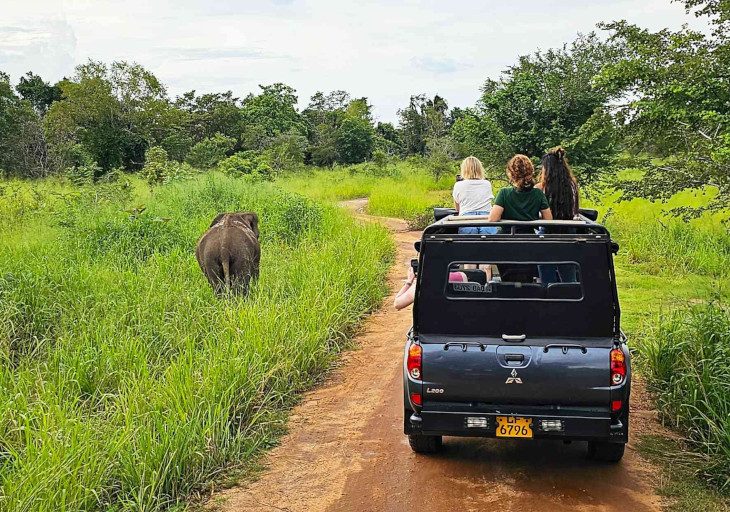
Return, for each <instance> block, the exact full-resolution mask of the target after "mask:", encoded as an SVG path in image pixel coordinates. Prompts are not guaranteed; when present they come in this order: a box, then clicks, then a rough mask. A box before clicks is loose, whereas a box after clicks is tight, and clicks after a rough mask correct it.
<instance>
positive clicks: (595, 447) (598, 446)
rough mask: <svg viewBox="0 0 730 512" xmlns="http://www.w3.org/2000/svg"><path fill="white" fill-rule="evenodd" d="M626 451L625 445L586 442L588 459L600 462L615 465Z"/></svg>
mask: <svg viewBox="0 0 730 512" xmlns="http://www.w3.org/2000/svg"><path fill="white" fill-rule="evenodd" d="M625 449H626V444H625V443H608V442H604V441H589V442H588V458H590V459H593V460H597V461H601V462H610V463H614V464H615V463H616V462H618V461H620V460H621V458H622V457H623V456H624V451H625Z"/></svg>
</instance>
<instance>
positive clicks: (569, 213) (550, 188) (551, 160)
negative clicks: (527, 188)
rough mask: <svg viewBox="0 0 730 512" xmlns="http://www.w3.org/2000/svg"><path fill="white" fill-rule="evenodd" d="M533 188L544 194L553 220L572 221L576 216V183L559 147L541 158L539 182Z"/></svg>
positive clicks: (563, 152)
mask: <svg viewBox="0 0 730 512" xmlns="http://www.w3.org/2000/svg"><path fill="white" fill-rule="evenodd" d="M535 186H536V187H537V188H539V189H540V190H542V191H543V192H545V196H546V197H547V200H548V204H549V205H550V211H551V212H552V213H553V218H554V219H555V220H573V219H574V218H575V216H576V215H578V181H577V180H576V179H575V176H574V175H573V171H572V170H571V169H570V165H569V164H568V159H567V158H566V156H565V150H564V149H563V148H561V147H560V146H558V147H556V148H553V149H551V150H550V151H548V152H547V153H545V155H544V156H543V157H542V171H541V172H540V182H539V183H538V184H537V185H535Z"/></svg>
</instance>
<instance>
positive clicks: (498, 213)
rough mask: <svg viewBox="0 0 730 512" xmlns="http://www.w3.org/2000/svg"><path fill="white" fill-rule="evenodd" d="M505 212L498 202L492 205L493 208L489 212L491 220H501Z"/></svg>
mask: <svg viewBox="0 0 730 512" xmlns="http://www.w3.org/2000/svg"><path fill="white" fill-rule="evenodd" d="M503 213H504V208H502V207H501V206H499V205H498V204H495V205H494V206H492V209H491V211H490V212H489V222H499V221H500V220H502V214H503Z"/></svg>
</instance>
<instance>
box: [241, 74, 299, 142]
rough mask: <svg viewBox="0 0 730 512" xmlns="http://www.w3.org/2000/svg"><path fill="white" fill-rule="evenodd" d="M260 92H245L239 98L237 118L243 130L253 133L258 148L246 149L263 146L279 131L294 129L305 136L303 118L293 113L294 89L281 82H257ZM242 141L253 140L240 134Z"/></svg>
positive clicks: (294, 103)
mask: <svg viewBox="0 0 730 512" xmlns="http://www.w3.org/2000/svg"><path fill="white" fill-rule="evenodd" d="M259 87H260V88H261V94H259V95H253V94H249V95H248V96H247V97H246V99H244V100H243V107H242V109H241V121H242V124H243V130H244V132H245V133H249V134H250V133H255V134H256V135H257V137H256V139H255V140H256V141H257V142H256V144H257V146H258V147H248V146H247V144H244V147H246V148H247V149H265V148H266V147H268V145H269V144H270V142H271V140H272V139H273V138H274V137H276V136H277V135H280V134H282V133H287V132H290V131H291V130H295V131H297V132H299V133H301V134H302V135H306V129H305V124H304V119H303V118H302V116H301V115H300V114H299V112H297V109H296V105H297V97H296V94H295V93H296V91H295V90H294V89H292V88H291V87H289V86H288V85H284V84H282V83H276V84H273V85H260V86H259ZM244 140H247V141H249V143H250V141H251V140H254V139H252V138H247V137H244Z"/></svg>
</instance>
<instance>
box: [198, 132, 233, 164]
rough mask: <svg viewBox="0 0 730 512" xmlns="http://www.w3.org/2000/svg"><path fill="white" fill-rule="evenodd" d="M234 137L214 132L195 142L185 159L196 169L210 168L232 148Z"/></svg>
mask: <svg viewBox="0 0 730 512" xmlns="http://www.w3.org/2000/svg"><path fill="white" fill-rule="evenodd" d="M235 145H236V139H234V138H232V137H227V136H225V135H223V134H222V133H216V134H215V135H214V136H213V137H208V138H205V139H203V140H201V141H200V142H198V143H197V144H195V145H194V146H193V147H192V148H191V149H190V152H189V153H188V155H187V158H186V161H187V162H188V163H189V164H190V165H192V166H193V167H197V168H198V169H212V168H213V167H215V166H216V164H218V162H220V161H221V160H223V159H224V158H225V157H226V155H227V154H228V153H229V152H230V151H232V150H233V148H234V146H235Z"/></svg>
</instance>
